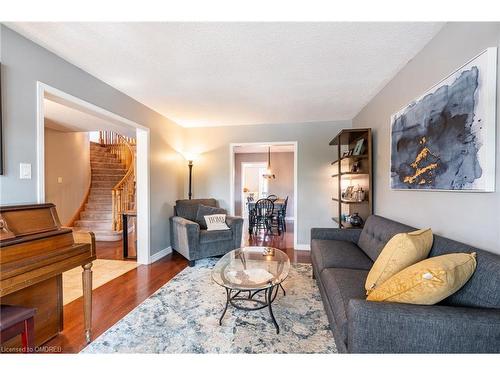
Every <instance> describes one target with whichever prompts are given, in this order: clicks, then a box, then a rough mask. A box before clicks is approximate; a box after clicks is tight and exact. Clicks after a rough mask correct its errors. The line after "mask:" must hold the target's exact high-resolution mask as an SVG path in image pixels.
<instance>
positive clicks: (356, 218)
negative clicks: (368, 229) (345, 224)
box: [349, 212, 364, 228]
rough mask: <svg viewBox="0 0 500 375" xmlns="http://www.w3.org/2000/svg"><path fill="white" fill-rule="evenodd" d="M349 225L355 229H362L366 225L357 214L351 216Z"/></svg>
mask: <svg viewBox="0 0 500 375" xmlns="http://www.w3.org/2000/svg"><path fill="white" fill-rule="evenodd" d="M349 224H351V225H352V226H353V227H356V228H358V227H361V226H363V224H364V220H363V219H362V218H361V216H359V214H358V213H357V212H355V213H353V214H352V215H350V216H349Z"/></svg>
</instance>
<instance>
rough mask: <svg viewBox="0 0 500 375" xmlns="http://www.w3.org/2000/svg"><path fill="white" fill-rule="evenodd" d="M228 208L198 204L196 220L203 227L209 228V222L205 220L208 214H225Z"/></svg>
mask: <svg viewBox="0 0 500 375" xmlns="http://www.w3.org/2000/svg"><path fill="white" fill-rule="evenodd" d="M225 213H226V210H225V209H223V208H219V207H211V206H205V205H203V204H200V205H199V206H198V212H197V213H196V222H197V223H198V224H199V225H200V228H201V229H207V223H206V221H205V216H206V215H215V214H225Z"/></svg>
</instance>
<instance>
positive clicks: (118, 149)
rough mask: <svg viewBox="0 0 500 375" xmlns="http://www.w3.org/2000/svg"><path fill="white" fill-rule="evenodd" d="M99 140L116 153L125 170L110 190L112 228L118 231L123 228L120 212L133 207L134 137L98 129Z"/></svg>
mask: <svg viewBox="0 0 500 375" xmlns="http://www.w3.org/2000/svg"><path fill="white" fill-rule="evenodd" d="M99 142H100V143H101V145H103V146H106V147H107V148H108V149H109V151H110V152H111V153H112V154H114V155H116V157H117V158H118V160H120V162H121V163H122V164H123V165H125V168H126V170H127V171H126V173H125V176H123V178H122V179H121V180H120V181H119V182H118V183H117V184H116V185H115V186H114V187H113V189H112V190H111V194H112V210H113V211H112V222H113V230H115V231H120V230H122V229H124V228H123V223H122V215H121V214H122V213H123V212H125V211H130V210H134V209H135V138H130V137H124V136H122V135H120V134H117V133H114V132H109V131H100V132H99Z"/></svg>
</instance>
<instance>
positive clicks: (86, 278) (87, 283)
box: [82, 263, 92, 344]
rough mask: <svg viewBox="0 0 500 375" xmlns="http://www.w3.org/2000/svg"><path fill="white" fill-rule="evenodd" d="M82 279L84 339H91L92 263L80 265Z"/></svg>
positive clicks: (88, 340) (88, 341)
mask: <svg viewBox="0 0 500 375" xmlns="http://www.w3.org/2000/svg"><path fill="white" fill-rule="evenodd" d="M82 268H83V272H82V281H83V317H84V320H85V323H84V324H85V340H86V341H87V344H88V343H90V341H91V340H92V269H91V268H92V263H88V264H84V265H83V266H82Z"/></svg>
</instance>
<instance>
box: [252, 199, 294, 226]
mask: <svg viewBox="0 0 500 375" xmlns="http://www.w3.org/2000/svg"><path fill="white" fill-rule="evenodd" d="M255 203H257V201H252V202H247V208H248V233H250V234H251V233H253V228H254V226H255V223H254V220H252V215H251V212H252V211H253V210H254V209H255ZM273 203H274V212H278V211H280V210H281V209H282V208H283V206H284V205H285V200H284V199H282V198H278V199H276V200H275V201H274V202H273Z"/></svg>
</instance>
